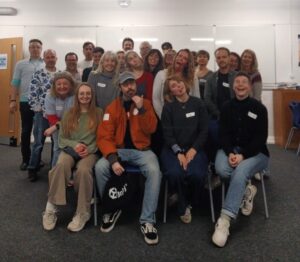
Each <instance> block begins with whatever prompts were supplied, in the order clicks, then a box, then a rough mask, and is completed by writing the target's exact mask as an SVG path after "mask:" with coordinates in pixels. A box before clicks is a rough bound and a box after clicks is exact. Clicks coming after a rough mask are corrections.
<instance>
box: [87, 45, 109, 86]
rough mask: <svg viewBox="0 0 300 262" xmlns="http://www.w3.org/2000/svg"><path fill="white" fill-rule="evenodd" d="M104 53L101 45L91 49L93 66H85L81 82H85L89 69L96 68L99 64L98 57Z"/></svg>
mask: <svg viewBox="0 0 300 262" xmlns="http://www.w3.org/2000/svg"><path fill="white" fill-rule="evenodd" d="M103 54H104V49H103V48H102V47H95V48H94V50H93V66H91V67H87V68H86V69H84V70H83V72H82V82H87V80H88V78H89V75H90V73H91V71H93V70H96V69H97V68H98V66H99V62H100V59H101V57H102V55H103Z"/></svg>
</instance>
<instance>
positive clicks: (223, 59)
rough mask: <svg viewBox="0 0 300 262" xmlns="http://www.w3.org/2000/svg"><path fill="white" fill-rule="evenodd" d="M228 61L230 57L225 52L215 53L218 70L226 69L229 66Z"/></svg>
mask: <svg viewBox="0 0 300 262" xmlns="http://www.w3.org/2000/svg"><path fill="white" fill-rule="evenodd" d="M229 61H230V56H229V53H228V52H227V51H226V50H224V49H220V50H218V51H217V52H216V62H217V64H218V66H219V68H220V69H224V70H225V69H227V68H228V66H229Z"/></svg>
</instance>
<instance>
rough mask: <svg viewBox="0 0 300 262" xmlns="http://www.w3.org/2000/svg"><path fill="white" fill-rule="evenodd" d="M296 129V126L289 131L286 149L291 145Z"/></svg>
mask: <svg viewBox="0 0 300 262" xmlns="http://www.w3.org/2000/svg"><path fill="white" fill-rule="evenodd" d="M294 131H295V128H294V127H292V128H291V130H290V132H289V136H288V139H287V141H286V144H285V147H284V149H285V150H287V149H288V147H289V145H290V143H291V141H292V138H293V136H294Z"/></svg>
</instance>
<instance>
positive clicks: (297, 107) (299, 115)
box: [284, 101, 300, 156]
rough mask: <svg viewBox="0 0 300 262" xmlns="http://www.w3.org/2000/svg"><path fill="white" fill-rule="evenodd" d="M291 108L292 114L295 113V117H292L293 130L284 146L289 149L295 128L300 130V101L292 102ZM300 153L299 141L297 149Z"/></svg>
mask: <svg viewBox="0 0 300 262" xmlns="http://www.w3.org/2000/svg"><path fill="white" fill-rule="evenodd" d="M289 108H290V109H291V111H292V114H293V117H292V118H293V122H292V127H291V130H290V132H289V135H288V139H287V141H286V144H285V147H284V149H285V150H287V148H288V147H289V145H290V143H291V141H292V138H293V136H294V133H295V130H300V102H296V101H292V102H290V104H289ZM299 153H300V142H299V145H298V149H297V156H298V155H299Z"/></svg>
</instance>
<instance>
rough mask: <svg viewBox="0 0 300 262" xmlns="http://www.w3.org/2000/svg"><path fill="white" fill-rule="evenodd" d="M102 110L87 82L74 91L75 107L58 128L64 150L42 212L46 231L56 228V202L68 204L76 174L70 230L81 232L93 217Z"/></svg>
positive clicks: (50, 182) (50, 176)
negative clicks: (93, 172)
mask: <svg viewBox="0 0 300 262" xmlns="http://www.w3.org/2000/svg"><path fill="white" fill-rule="evenodd" d="M102 116H103V113H102V110H101V109H99V108H96V105H95V95H94V92H93V89H92V88H91V87H90V86H89V85H88V84H86V83H83V84H81V85H79V87H78V88H77V89H76V91H75V97H74V106H73V107H72V108H70V110H69V111H67V112H66V113H65V114H64V117H63V119H62V121H61V127H60V130H59V147H60V148H61V149H62V151H61V153H60V155H59V158H58V161H57V164H56V165H55V166H54V167H53V168H52V169H51V170H50V171H49V192H48V202H47V205H46V210H45V212H44V213H43V227H44V229H45V230H52V229H54V227H55V225H56V221H57V216H56V212H57V205H66V187H67V184H68V182H69V180H70V178H71V175H72V169H73V168H74V167H75V168H76V170H75V173H74V189H75V191H76V193H77V195H78V199H77V209H76V213H75V215H74V217H73V219H72V221H71V222H70V223H69V225H68V229H69V230H70V231H73V232H78V231H80V230H81V229H83V227H84V226H85V224H86V222H87V221H88V220H89V219H90V216H91V213H90V205H91V198H92V193H93V174H92V168H93V166H94V165H95V162H96V161H97V159H98V156H97V154H96V153H97V145H96V130H97V126H98V124H100V123H101V121H102Z"/></svg>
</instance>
